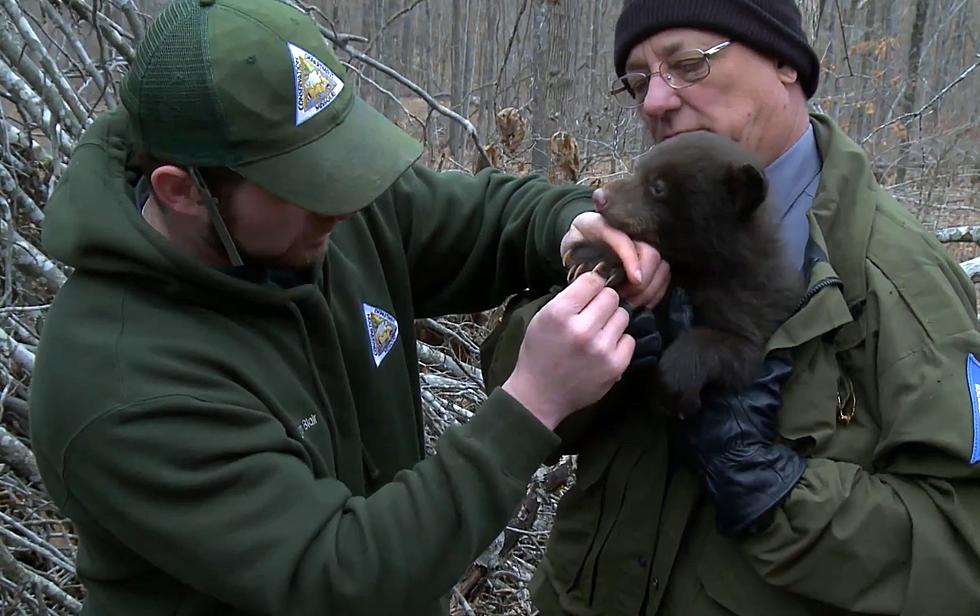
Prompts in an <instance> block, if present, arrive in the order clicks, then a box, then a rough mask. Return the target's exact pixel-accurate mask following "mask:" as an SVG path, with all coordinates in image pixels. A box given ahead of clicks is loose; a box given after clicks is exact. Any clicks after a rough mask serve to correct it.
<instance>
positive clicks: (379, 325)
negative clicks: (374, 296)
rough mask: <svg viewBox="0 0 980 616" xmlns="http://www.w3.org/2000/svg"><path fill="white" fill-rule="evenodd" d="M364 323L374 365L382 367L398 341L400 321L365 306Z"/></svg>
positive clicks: (378, 309)
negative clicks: (382, 363)
mask: <svg viewBox="0 0 980 616" xmlns="http://www.w3.org/2000/svg"><path fill="white" fill-rule="evenodd" d="M364 321H365V322H366V324H367V330H368V339H369V340H370V341H371V355H372V356H374V365H375V366H380V365H381V362H382V361H384V358H385V357H386V356H387V355H388V352H389V351H391V349H392V347H394V346H395V341H396V340H397V339H398V321H396V320H395V317H393V316H391V315H390V314H388V313H387V312H385V311H384V310H382V309H380V308H377V307H375V306H371V305H370V304H364Z"/></svg>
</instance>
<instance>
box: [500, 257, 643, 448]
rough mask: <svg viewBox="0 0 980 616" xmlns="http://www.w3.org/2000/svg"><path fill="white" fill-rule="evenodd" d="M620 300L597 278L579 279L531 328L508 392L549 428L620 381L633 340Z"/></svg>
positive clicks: (544, 310)
mask: <svg viewBox="0 0 980 616" xmlns="http://www.w3.org/2000/svg"><path fill="white" fill-rule="evenodd" d="M628 322H629V315H628V313H627V312H626V310H624V309H622V308H620V307H619V297H618V296H617V294H616V292H615V291H613V290H612V289H608V288H606V287H605V280H604V279H603V278H602V277H600V276H598V275H596V274H593V273H588V274H585V275H583V276H580V277H579V278H577V279H576V280H575V281H574V282H572V283H571V284H570V285H569V286H568V287H567V288H566V289H564V290H562V291H561V292H560V293H558V294H557V295H556V296H555V297H554V298H553V299H552V300H551V301H550V302H548V303H547V304H545V305H544V307H542V308H541V310H540V311H538V313H537V314H536V315H535V316H534V318H533V319H531V322H530V323H529V324H528V327H527V332H526V333H525V336H524V342H523V343H522V344H521V348H520V351H519V352H518V357H517V365H516V366H515V367H514V371H513V373H511V376H510V378H508V379H507V381H506V382H505V383H504V384H503V389H504V391H506V392H507V393H508V394H510V395H511V396H512V397H514V398H515V399H516V400H517V401H518V402H520V403H521V404H522V405H524V407H525V408H527V409H528V411H530V412H531V414H532V415H534V416H535V417H537V418H538V419H539V420H540V421H541V423H543V424H544V425H545V426H547V427H548V428H550V429H554V427H555V426H557V425H558V424H559V423H560V422H561V421H562V420H563V419H564V418H565V417H567V416H568V415H570V414H572V413H573V412H575V411H577V410H579V409H581V408H584V407H586V406H588V405H590V404H592V403H593V402H596V401H597V400H599V398H601V397H602V396H603V395H605V394H606V392H608V391H609V389H610V388H612V386H613V384H614V383H615V382H616V381H617V380H619V378H620V376H621V375H622V373H623V371H624V370H626V367H627V366H628V365H629V362H630V358H631V357H632V355H633V347H634V341H633V338H632V337H630V336H629V335H625V334H624V331H625V329H626V326H627V324H628Z"/></svg>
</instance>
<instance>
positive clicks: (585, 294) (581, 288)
mask: <svg viewBox="0 0 980 616" xmlns="http://www.w3.org/2000/svg"><path fill="white" fill-rule="evenodd" d="M605 283H606V279H605V278H603V277H602V276H599V275H598V274H593V273H592V272H588V271H587V272H585V273H584V274H582V275H581V276H579V277H577V278H576V279H575V280H573V281H572V282H571V284H569V285H568V286H567V287H565V288H564V289H562V290H561V291H560V292H559V293H558V294H557V295H555V297H554V299H552V300H551V302H549V304H551V305H552V310H553V311H554V312H555V313H557V314H558V316H570V315H575V314H578V313H580V312H582V309H583V308H585V307H586V306H588V305H589V302H591V301H592V300H593V299H594V298H595V296H596V295H598V294H599V293H600V292H601V291H602V290H603V289H604V288H605V287H606V285H605Z"/></svg>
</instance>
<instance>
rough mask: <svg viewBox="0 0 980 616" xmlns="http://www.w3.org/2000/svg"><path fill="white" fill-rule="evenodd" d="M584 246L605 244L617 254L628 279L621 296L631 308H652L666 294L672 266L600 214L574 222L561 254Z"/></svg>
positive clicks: (652, 248) (566, 235)
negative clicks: (577, 246) (614, 226)
mask: <svg viewBox="0 0 980 616" xmlns="http://www.w3.org/2000/svg"><path fill="white" fill-rule="evenodd" d="M582 243H591V244H595V243H600V244H605V245H606V246H608V247H609V248H610V249H611V250H612V252H613V253H614V254H615V255H616V257H617V258H618V259H619V261H620V262H621V263H622V267H623V271H624V273H625V276H626V281H625V283H624V284H623V286H622V288H621V289H620V293H621V294H622V296H623V299H625V300H626V301H628V302H629V303H630V304H631V305H633V306H638V307H648V308H653V307H654V306H656V305H657V303H658V302H659V301H660V300H661V299H662V298H663V296H664V294H665V293H666V292H667V287H668V285H669V284H670V266H669V265H668V264H667V262H665V261H664V260H663V259H661V258H660V253H659V252H657V250H656V249H655V248H654V247H653V246H650V245H649V244H646V243H644V242H636V241H634V240H633V239H632V238H630V237H629V236H628V235H626V234H625V233H623V232H622V231H620V230H618V229H614V228H613V227H611V226H609V224H608V223H607V222H606V221H605V219H604V218H603V217H602V215H601V214H599V213H598V212H584V213H582V214H579V215H578V216H576V217H575V219H574V220H572V224H571V226H570V227H569V229H568V232H567V233H566V234H565V236H564V237H563V238H562V240H561V244H560V250H561V254H562V255H563V256H564V255H566V254H567V253H568V251H569V250H570V249H571V248H572V247H573V246H574V245H576V244H582ZM610 265H613V264H610Z"/></svg>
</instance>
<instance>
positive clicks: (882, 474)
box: [485, 115, 980, 616]
mask: <svg viewBox="0 0 980 616" xmlns="http://www.w3.org/2000/svg"><path fill="white" fill-rule="evenodd" d="M812 123H813V126H814V129H815V134H816V138H817V143H818V145H819V147H820V151H821V153H822V155H823V157H824V169H823V174H822V177H821V185H820V187H819V190H818V192H817V195H816V199H815V200H814V203H813V207H812V210H811V212H810V216H809V219H810V229H811V239H812V240H813V241H815V242H816V243H817V245H819V246H820V247H821V248H823V249H824V250H825V252H826V253H827V255H828V256H829V263H828V262H821V263H818V264H817V265H816V266H815V267H814V268H813V269H812V271H811V272H810V280H809V284H810V288H811V289H814V288H816V287H817V286H818V285H822V284H825V283H827V282H830V281H833V280H834V279H835V278H839V279H841V280H842V281H843V285H844V288H843V289H840V288H839V287H838V286H834V285H828V286H826V287H824V288H823V289H822V290H820V291H819V292H817V293H816V295H815V296H813V298H812V299H811V300H810V302H809V303H808V304H807V305H806V307H804V308H803V309H802V311H801V312H799V313H798V314H796V315H795V316H794V317H792V318H791V319H789V320H788V321H787V322H786V323H785V324H784V325H783V326H782V327H781V328H780V330H779V331H778V332H776V334H775V335H774V336H773V338H772V340H771V341H770V343H769V347H770V348H788V349H791V350H792V353H793V356H794V361H795V372H794V375H793V377H792V379H791V380H790V382H789V383H788V384H787V386H786V389H785V391H784V406H783V409H782V410H781V411H780V415H779V419H780V425H779V431H780V434H781V435H782V437H783V438H784V439H785V440H786V442H787V443H788V444H790V445H791V446H792V447H794V448H796V449H797V450H798V451H800V452H801V453H803V454H804V455H806V456H807V457H808V468H807V471H806V473H805V474H804V476H803V478H802V480H801V481H800V482H799V484H798V485H797V486H796V487H795V488H794V489H793V491H792V492H791V493H790V495H789V497H788V499H787V500H786V501H784V503H783V505H782V506H781V507H780V508H779V509H778V510H777V511H776V514H775V516H774V519H773V521H772V523H771V525H770V526H768V527H767V528H765V529H763V532H761V533H760V534H758V535H756V536H754V537H752V538H750V539H746V540H741V541H734V540H730V539H727V538H724V537H722V536H721V535H720V534H719V533H718V532H717V531H716V529H715V526H714V518H715V515H714V510H713V506H712V504H711V503H710V500H709V499H708V498H707V497H706V496H705V495H704V494H703V488H702V482H701V480H700V479H699V478H698V477H696V476H695V475H694V474H693V473H691V472H690V471H689V470H687V469H686V468H685V467H684V466H683V465H682V464H681V463H680V461H679V460H678V459H677V458H678V452H672V451H671V450H670V447H669V445H668V442H669V438H668V434H669V426H668V425H666V424H665V423H664V422H663V420H662V419H660V418H659V416H657V415H654V414H651V413H650V411H649V409H647V408H645V401H644V399H643V398H642V397H641V396H638V395H637V394H636V392H633V391H630V389H629V388H630V384H629V383H628V382H627V381H628V379H624V381H623V384H622V385H621V386H620V387H619V388H618V389H617V390H614V392H613V393H612V394H611V395H610V397H609V398H608V399H606V400H604V401H603V402H602V403H600V404H599V405H596V408H594V409H592V410H593V417H595V423H594V425H593V426H591V430H588V431H585V432H584V436H583V437H582V438H580V439H579V440H578V441H577V442H576V443H568V445H569V446H570V447H571V450H572V451H577V452H578V453H579V458H578V479H577V481H576V483H575V485H574V486H573V487H572V488H571V490H570V491H569V492H568V493H567V494H566V496H565V497H564V498H563V500H562V502H561V503H560V506H559V510H558V515H557V517H556V520H555V525H554V528H553V530H552V534H551V537H550V540H549V544H548V549H547V552H546V556H545V558H544V560H543V562H542V563H541V565H540V567H539V568H538V571H537V572H536V574H535V576H534V579H533V582H532V596H533V599H534V601H535V603H536V605H537V606H538V607H539V609H540V610H541V613H542V614H543V615H544V616H551V615H557V614H602V615H604V616H619V615H628V616H635V615H637V614H648V615H653V614H697V615H699V616H723V615H724V616H730V615H731V614H737V615H739V616H756V615H759V614H767V615H768V614H779V615H780V616H795V615H801V616H802V615H818V614H819V615H821V616H823V615H833V614H842V615H843V614H903V615H908V616H919V615H922V614H963V615H966V614H977V613H980V584H978V583H977V580H980V465H971V463H970V460H971V453H972V449H973V442H974V423H973V422H974V417H973V413H974V412H973V408H972V405H971V396H972V395H973V394H972V392H971V391H970V388H969V387H968V383H967V382H966V378H965V377H966V362H967V357H968V356H969V354H971V353H974V354H976V353H978V352H980V333H978V331H977V324H976V307H975V297H974V292H973V287H972V285H971V283H970V281H969V279H968V278H967V277H966V276H965V274H964V273H963V272H962V270H961V269H960V268H959V267H958V265H957V264H956V263H955V262H954V261H953V260H952V259H951V258H949V256H948V255H947V253H946V252H945V250H944V249H943V247H942V246H941V245H940V244H939V243H938V242H937V241H936V240H935V238H934V237H933V236H932V234H930V233H929V232H928V231H926V230H925V229H923V228H922V226H921V225H919V224H918V223H917V222H916V221H915V220H914V218H913V217H912V216H911V215H910V214H909V213H908V212H906V211H905V210H903V209H902V208H901V207H900V206H899V205H898V204H897V203H896V202H895V201H894V199H892V198H891V197H890V196H888V195H887V194H886V192H885V191H884V190H883V189H882V188H881V187H880V186H878V184H877V183H876V182H875V180H874V176H873V174H872V171H871V168H870V166H869V164H868V161H867V159H866V157H865V155H864V153H863V151H862V150H861V148H860V146H858V145H857V144H855V143H854V142H853V141H851V140H850V139H848V138H847V137H846V135H844V133H843V132H842V131H841V130H840V129H839V128H838V127H837V126H836V125H835V124H834V123H833V122H832V121H831V120H829V119H828V118H826V117H825V116H821V115H814V116H813V117H812ZM533 309H534V306H533V305H530V304H529V305H528V308H527V309H526V310H527V313H528V314H523V315H521V316H520V317H516V316H515V317H512V320H511V322H512V323H525V322H526V321H527V319H528V318H529V316H530V314H529V313H530V312H533ZM500 339H504V336H503V335H501V337H500ZM506 339H508V340H512V341H513V340H516V341H517V342H519V340H520V336H519V335H514V334H513V333H510V334H509V335H507V337H506ZM512 351H513V343H511V344H510V345H509V346H504V345H501V346H499V347H498V349H497V353H498V355H499V359H498V357H496V356H495V357H493V358H492V359H486V360H485V361H486V362H487V364H488V367H489V370H488V372H487V374H488V375H489V374H493V375H495V376H494V378H493V379H492V380H489V381H488V386H492V385H493V384H494V383H496V382H499V379H501V378H505V377H506V374H507V372H506V370H504V369H500V370H495V369H494V366H493V365H494V363H495V362H497V361H501V362H506V361H509V360H507V359H506V356H507V355H508V354H510V353H511V352H512ZM851 390H853V391H854V393H855V407H854V408H855V412H854V415H853V418H852V419H851V421H850V422H844V421H842V420H840V419H839V414H840V409H839V407H838V392H841V393H842V394H843V397H844V398H845V399H846V398H847V396H846V392H848V391H851ZM561 428H562V427H561V426H559V430H561Z"/></svg>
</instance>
